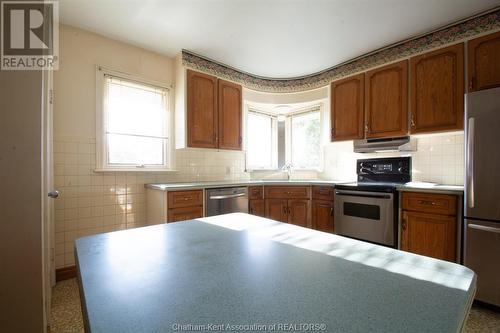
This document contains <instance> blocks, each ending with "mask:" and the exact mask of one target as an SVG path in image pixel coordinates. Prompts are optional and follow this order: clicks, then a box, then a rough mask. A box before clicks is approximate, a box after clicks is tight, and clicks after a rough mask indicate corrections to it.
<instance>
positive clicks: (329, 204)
mask: <svg viewBox="0 0 500 333" xmlns="http://www.w3.org/2000/svg"><path fill="white" fill-rule="evenodd" d="M312 227H313V228H314V229H316V230H320V231H324V232H330V233H333V201H324V200H313V201H312Z"/></svg>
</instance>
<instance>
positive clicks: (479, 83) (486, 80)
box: [467, 32, 500, 92]
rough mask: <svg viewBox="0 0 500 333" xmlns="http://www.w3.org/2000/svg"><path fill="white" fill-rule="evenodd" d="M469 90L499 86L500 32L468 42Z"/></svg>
mask: <svg viewBox="0 0 500 333" xmlns="http://www.w3.org/2000/svg"><path fill="white" fill-rule="evenodd" d="M467 54H468V66H467V67H468V79H469V92H472V91H478V90H483V89H490V88H495V87H499V86H500V32H497V33H493V34H489V35H486V36H483V37H479V38H476V39H472V40H470V41H469V42H468V53H467Z"/></svg>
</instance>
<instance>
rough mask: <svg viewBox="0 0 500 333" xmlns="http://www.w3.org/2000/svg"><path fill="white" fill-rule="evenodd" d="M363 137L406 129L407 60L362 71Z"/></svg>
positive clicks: (388, 135) (377, 135) (398, 132)
mask: <svg viewBox="0 0 500 333" xmlns="http://www.w3.org/2000/svg"><path fill="white" fill-rule="evenodd" d="M365 78H366V81H365V82H366V83H365V103H366V110H365V116H366V117H365V132H366V138H380V137H394V136H402V135H406V134H407V133H408V61H407V60H403V61H400V62H397V63H394V64H390V65H387V66H384V67H380V68H377V69H374V70H371V71H368V72H367V73H366V76H365Z"/></svg>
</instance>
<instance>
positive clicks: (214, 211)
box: [205, 187, 248, 216]
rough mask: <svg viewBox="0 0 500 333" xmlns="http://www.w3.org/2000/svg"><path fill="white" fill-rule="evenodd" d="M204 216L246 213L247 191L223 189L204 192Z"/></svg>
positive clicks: (236, 188)
mask: <svg viewBox="0 0 500 333" xmlns="http://www.w3.org/2000/svg"><path fill="white" fill-rule="evenodd" d="M205 207H206V214H205V215H206V216H214V215H221V214H228V213H248V189H247V188H246V187H225V188H212V189H208V190H206V195H205Z"/></svg>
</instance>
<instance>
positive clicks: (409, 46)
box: [182, 10, 500, 92]
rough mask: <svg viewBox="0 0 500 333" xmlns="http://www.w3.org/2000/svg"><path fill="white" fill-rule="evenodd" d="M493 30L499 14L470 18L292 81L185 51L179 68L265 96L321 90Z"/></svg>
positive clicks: (497, 23)
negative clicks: (377, 67)
mask: <svg viewBox="0 0 500 333" xmlns="http://www.w3.org/2000/svg"><path fill="white" fill-rule="evenodd" d="M497 29H500V10H496V11H494V12H490V13H488V14H485V15H482V16H479V17H475V18H471V19H469V20H467V21H464V22H462V23H458V24H456V25H453V26H451V27H447V28H444V29H442V30H439V31H436V32H433V33H431V34H428V35H425V36H422V37H419V38H416V39H413V40H409V41H406V42H403V43H401V44H398V45H395V46H393V47H390V48H388V49H383V50H381V51H379V52H376V53H374V54H370V55H367V56H365V57H362V58H359V59H356V60H353V61H351V62H349V63H346V64H343V65H339V66H334V67H332V68H329V69H327V70H325V71H322V72H320V73H315V74H311V75H308V76H306V77H301V78H296V79H294V78H291V79H279V80H278V79H276V80H275V79H267V78H261V77H258V76H254V75H251V74H248V73H244V72H241V71H238V70H236V69H234V68H231V67H228V66H225V65H223V64H220V63H217V62H214V61H211V60H209V59H206V58H203V57H201V56H199V55H196V54H193V53H191V52H189V51H187V50H183V51H182V64H183V65H184V66H186V67H189V68H192V69H197V70H201V71H204V72H207V73H211V74H213V75H215V76H218V77H220V78H223V79H227V80H230V81H234V82H238V83H240V84H242V85H243V86H245V87H247V88H249V89H254V90H259V91H265V92H298V91H305V90H310V89H316V88H321V87H324V86H326V85H328V84H329V83H330V82H332V81H333V80H336V79H338V78H341V77H345V76H348V75H350V74H353V73H357V72H361V71H364V70H367V69H369V68H372V67H375V66H378V65H382V64H385V63H388V62H393V61H395V60H398V59H401V58H406V57H409V56H411V55H414V54H418V53H421V52H424V51H426V50H429V49H433V48H436V47H439V46H442V45H447V44H451V43H453V42H455V41H460V40H464V39H467V38H470V37H472V36H475V35H478V34H481V33H484V32H487V31H491V30H497Z"/></svg>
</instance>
